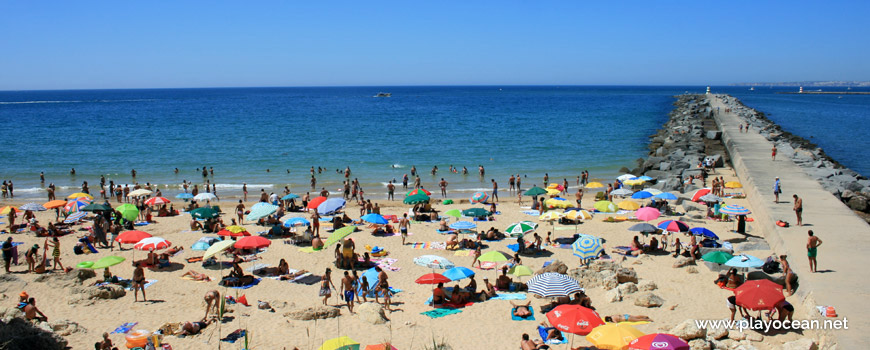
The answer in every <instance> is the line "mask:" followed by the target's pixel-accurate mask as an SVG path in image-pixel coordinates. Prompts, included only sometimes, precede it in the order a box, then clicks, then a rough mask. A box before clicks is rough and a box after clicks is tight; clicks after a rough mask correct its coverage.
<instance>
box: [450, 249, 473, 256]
mask: <svg viewBox="0 0 870 350" xmlns="http://www.w3.org/2000/svg"><path fill="white" fill-rule="evenodd" d="M453 255H455V256H471V251H470V250H457V251H456V252H454V253H453Z"/></svg>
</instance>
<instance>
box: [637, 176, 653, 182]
mask: <svg viewBox="0 0 870 350" xmlns="http://www.w3.org/2000/svg"><path fill="white" fill-rule="evenodd" d="M638 179H640V180H643V181H652V180H654V179H653V178H651V177H649V176H646V175H644V176H640V177H638Z"/></svg>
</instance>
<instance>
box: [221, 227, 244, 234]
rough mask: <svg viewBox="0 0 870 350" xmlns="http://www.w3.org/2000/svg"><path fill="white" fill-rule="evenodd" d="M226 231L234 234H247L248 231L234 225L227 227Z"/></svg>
mask: <svg viewBox="0 0 870 350" xmlns="http://www.w3.org/2000/svg"><path fill="white" fill-rule="evenodd" d="M224 230H227V231H230V232H232V233H239V232H245V231H247V230H248V229H246V228H244V227H241V226H239V225H232V226H227V227H226V228H224Z"/></svg>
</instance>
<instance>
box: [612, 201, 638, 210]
mask: <svg viewBox="0 0 870 350" xmlns="http://www.w3.org/2000/svg"><path fill="white" fill-rule="evenodd" d="M617 206H618V207H619V209H623V210H638V209H640V204H638V203H637V202H635V201H622V202H619V204H618V205H617Z"/></svg>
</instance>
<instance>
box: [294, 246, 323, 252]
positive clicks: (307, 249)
mask: <svg viewBox="0 0 870 350" xmlns="http://www.w3.org/2000/svg"><path fill="white" fill-rule="evenodd" d="M321 250H322V249H321ZM299 251H300V252H303V253H314V252H318V251H319V250H314V247H304V248H299Z"/></svg>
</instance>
